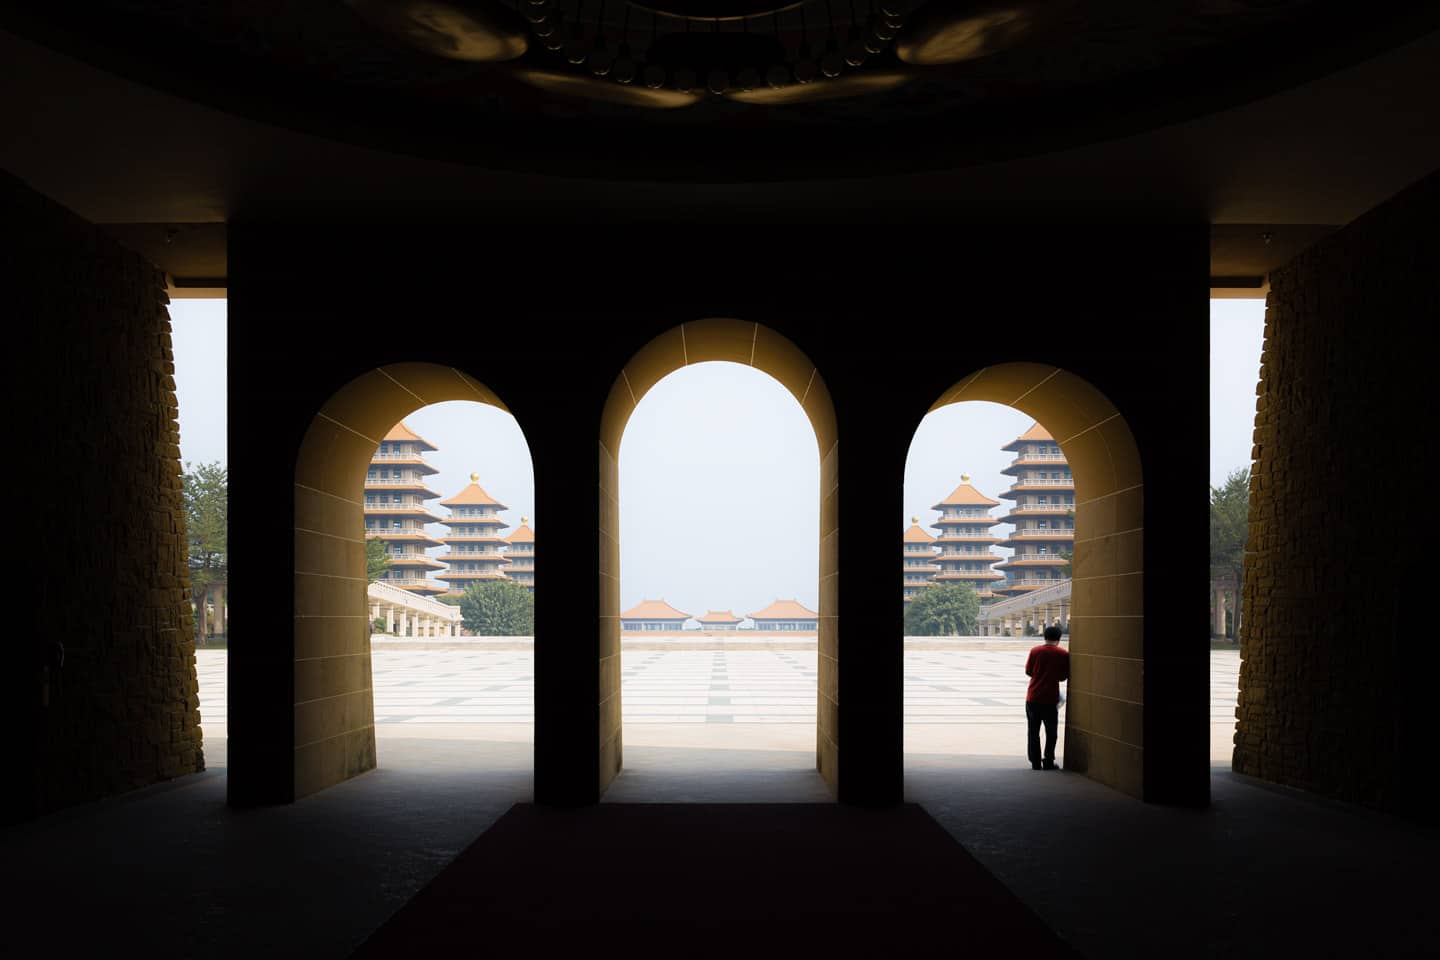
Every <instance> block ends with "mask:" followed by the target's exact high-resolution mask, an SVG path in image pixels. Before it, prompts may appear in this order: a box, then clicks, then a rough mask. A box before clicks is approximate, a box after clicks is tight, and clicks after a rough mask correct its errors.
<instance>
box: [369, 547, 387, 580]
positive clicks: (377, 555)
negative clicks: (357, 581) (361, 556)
mask: <svg viewBox="0 0 1440 960" xmlns="http://www.w3.org/2000/svg"><path fill="white" fill-rule="evenodd" d="M389 569H390V554H389V553H388V552H387V551H386V547H385V541H384V540H380V539H378V538H375V537H371V538H370V539H369V540H366V541H365V576H366V577H368V578H369V581H370V582H371V583H374V582H375V581H376V580H379V579H380V578H381V577H383V576H384V575H385V571H386V570H389Z"/></svg>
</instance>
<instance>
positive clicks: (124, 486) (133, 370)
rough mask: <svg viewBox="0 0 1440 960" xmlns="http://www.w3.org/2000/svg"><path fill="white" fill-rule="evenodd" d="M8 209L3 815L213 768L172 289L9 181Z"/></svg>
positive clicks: (0, 248) (4, 232)
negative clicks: (11, 775) (15, 713)
mask: <svg viewBox="0 0 1440 960" xmlns="http://www.w3.org/2000/svg"><path fill="white" fill-rule="evenodd" d="M0 214H3V216H0V224H3V226H0V252H3V257H0V260H3V262H4V263H5V264H6V266H7V268H9V269H11V270H12V271H13V272H12V273H11V276H10V277H9V278H7V280H8V282H7V293H8V297H9V300H8V303H7V308H8V309H7V313H8V314H9V315H8V316H7V322H6V327H7V332H9V333H11V334H12V335H13V337H14V339H12V341H11V347H12V349H14V350H15V353H14V355H13V356H12V358H11V363H12V373H11V377H10V380H11V385H12V387H13V388H14V396H15V404H14V405H12V407H11V409H10V411H9V413H10V417H11V418H12V423H14V422H16V421H19V422H20V424H21V426H22V429H21V430H20V436H21V437H22V438H24V439H23V441H22V444H23V448H22V449H23V453H22V450H14V451H12V454H13V455H12V458H11V461H10V466H11V467H12V469H16V470H17V471H19V473H20V474H21V475H22V476H23V480H21V481H20V482H18V483H15V484H12V485H11V486H10V489H11V490H12V493H11V496H12V497H24V498H25V499H26V500H27V501H29V502H27V503H21V504H15V505H14V507H13V509H12V511H11V523H10V524H7V526H9V528H10V537H8V538H7V547H8V552H11V554H12V557H13V556H14V554H15V552H16V551H17V550H23V556H24V557H26V558H27V559H25V560H24V561H23V565H24V566H26V567H28V568H30V569H31V570H32V571H33V573H34V574H35V576H34V578H33V579H30V578H16V577H15V575H14V574H12V575H11V577H10V583H11V586H12V587H25V588H28V590H27V592H26V593H25V594H24V596H23V601H24V602H23V604H21V605H20V606H19V608H18V609H19V610H23V613H22V619H21V620H20V624H21V625H24V626H27V627H28V629H23V630H21V631H20V632H19V634H18V635H12V636H11V637H10V643H11V649H12V657H13V658H14V659H13V661H12V663H11V665H10V667H11V677H10V679H11V681H12V683H13V684H14V686H15V688H16V689H13V690H12V691H11V692H10V696H11V698H12V701H11V703H10V704H9V706H11V707H12V708H18V710H19V712H20V714H21V717H20V720H21V726H20V727H19V731H18V732H19V737H20V741H21V743H20V749H19V751H17V752H18V755H19V757H20V764H19V765H20V767H21V775H20V776H18V777H16V778H15V781H14V782H15V783H16V786H17V788H18V789H16V790H14V791H7V796H6V799H5V802H6V805H7V808H6V810H5V814H6V817H5V819H7V820H11V819H23V818H25V817H28V816H34V815H36V814H38V813H43V812H45V811H48V810H53V809H56V808H59V807H63V806H66V805H68V804H72V803H77V802H80V801H84V800H90V799H94V798H97V797H102V796H105V795H108V794H113V793H118V792H120V791H124V790H129V789H133V788H135V787H139V786H143V785H145V784H150V783H154V782H156V781H158V780H163V779H167V778H170V777H175V776H178V775H180V774H184V773H192V772H195V771H198V770H202V769H203V768H204V759H203V755H202V750H201V734H200V728H199V720H200V711H199V699H198V693H197V689H198V685H197V681H196V672H195V649H194V625H193V619H192V614H191V612H190V606H189V599H190V597H189V592H190V591H189V580H188V576H187V572H186V571H187V564H186V549H185V522H184V513H183V506H182V498H181V489H180V470H181V468H180V461H179V455H180V449H179V446H178V442H179V425H178V423H177V421H176V415H177V407H176V401H175V381H174V379H173V374H174V364H173V358H172V356H171V352H170V320H169V315H168V313H167V311H166V306H165V304H166V296H165V291H164V278H163V276H162V275H161V274H160V273H159V272H158V271H157V270H156V269H155V268H154V267H153V266H151V265H150V264H149V263H148V262H147V261H145V260H144V259H142V258H141V257H139V256H138V255H136V254H134V253H132V252H130V251H128V250H126V249H124V248H122V247H121V246H119V245H118V244H116V243H115V242H114V241H112V240H111V239H110V238H109V237H108V236H107V235H106V234H105V233H104V232H103V231H102V230H100V229H99V228H97V227H95V226H93V225H91V224H88V223H86V222H84V221H82V220H80V219H79V218H77V217H75V216H73V215H72V214H70V213H69V212H68V211H66V210H64V209H63V208H61V207H59V206H58V205H56V204H54V203H52V202H51V201H49V200H47V199H45V198H44V197H41V196H40V195H38V194H36V193H34V192H32V191H30V190H29V189H28V188H26V187H25V186H24V185H23V184H21V183H20V182H19V181H17V180H14V179H13V178H9V177H8V176H6V175H4V174H0ZM10 311H13V313H11V312H10ZM17 360H18V362H16V361H17ZM31 618H33V620H31ZM27 620H28V621H30V622H29V623H28V624H27ZM27 781H28V783H27ZM22 784H24V785H27V786H28V789H26V787H25V786H22Z"/></svg>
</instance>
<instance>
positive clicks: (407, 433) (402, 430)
mask: <svg viewBox="0 0 1440 960" xmlns="http://www.w3.org/2000/svg"><path fill="white" fill-rule="evenodd" d="M380 439H382V440H399V441H401V442H404V443H418V444H419V445H420V447H421V448H422V449H424V450H439V449H440V448H439V447H437V446H435V444H433V443H431V442H430V441H429V440H426V439H425V438H424V437H422V436H420V434H418V433H416V432H415V431H414V430H411V429H410V428H409V427H407V426H406V425H405V421H404V420H401V421H400V422H399V423H397V424H395V426H393V427H391V428H390V432H389V433H387V434H385V436H383V437H381V438H380Z"/></svg>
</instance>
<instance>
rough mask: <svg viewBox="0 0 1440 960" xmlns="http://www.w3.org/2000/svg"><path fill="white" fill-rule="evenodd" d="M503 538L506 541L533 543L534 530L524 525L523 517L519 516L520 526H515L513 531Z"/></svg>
mask: <svg viewBox="0 0 1440 960" xmlns="http://www.w3.org/2000/svg"><path fill="white" fill-rule="evenodd" d="M505 540H506V541H507V542H508V543H534V542H535V531H534V530H531V529H530V528H529V527H528V526H526V524H525V517H521V518H520V526H518V527H516V528H515V532H514V533H512V534H510V536H508V537H506V538H505Z"/></svg>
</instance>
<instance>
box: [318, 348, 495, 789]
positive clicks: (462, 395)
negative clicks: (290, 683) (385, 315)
mask: <svg viewBox="0 0 1440 960" xmlns="http://www.w3.org/2000/svg"><path fill="white" fill-rule="evenodd" d="M447 400H469V401H473V402H478V403H488V404H490V405H491V406H494V407H499V408H500V409H501V410H505V409H506V407H505V405H504V404H503V403H501V402H500V399H499V398H498V397H496V396H495V394H494V393H493V392H491V391H490V390H489V389H488V388H487V387H486V386H485V385H484V384H482V383H480V382H479V381H478V380H476V379H475V378H473V377H471V376H469V375H468V374H466V373H463V372H461V371H459V370H456V369H454V368H453V367H446V366H441V365H439V364H433V363H397V364H390V365H388V366H383V367H377V368H376V369H374V370H371V371H369V372H368V373H365V374H363V375H361V376H359V377H357V378H356V379H354V380H352V381H350V382H349V383H347V384H346V385H345V386H344V387H342V388H340V390H339V391H337V392H336V393H335V395H334V396H332V397H331V398H330V399H329V400H328V401H326V403H325V405H324V406H323V407H322V408H321V409H320V412H319V413H317V414H316V415H315V419H314V420H312V421H311V423H310V427H309V429H308V430H306V431H305V437H304V439H303V440H302V441H301V444H300V454H299V457H298V458H297V461H296V465H295V685H294V691H295V694H294V701H295V742H294V751H295V755H294V774H295V780H294V784H295V787H294V795H295V797H296V798H299V797H303V796H305V795H307V794H311V793H314V792H315V791H317V790H322V789H324V788H325V787H328V786H332V785H333V784H336V783H339V782H340V781H342V780H346V779H349V778H350V777H353V776H355V775H357V774H360V773H364V772H365V771H366V770H370V769H373V768H374V766H375V699H374V694H373V691H372V685H371V679H370V678H371V673H370V636H369V631H368V630H367V629H366V626H367V623H368V621H369V619H370V614H369V605H368V601H367V599H366V576H365V532H364V531H365V516H364V496H363V494H362V492H361V491H362V490H363V489H364V485H365V470H366V468H367V467H368V465H369V463H370V459H371V457H372V456H373V455H374V453H375V449H376V448H377V447H378V446H379V445H380V438H381V437H383V436H384V435H385V433H386V431H388V430H389V429H390V428H391V427H393V426H394V425H395V424H397V423H399V422H400V421H401V420H403V419H405V418H406V417H407V416H409V415H410V414H412V413H414V412H415V411H416V410H419V409H420V408H421V407H426V406H429V405H430V404H432V403H441V402H444V401H447Z"/></svg>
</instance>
